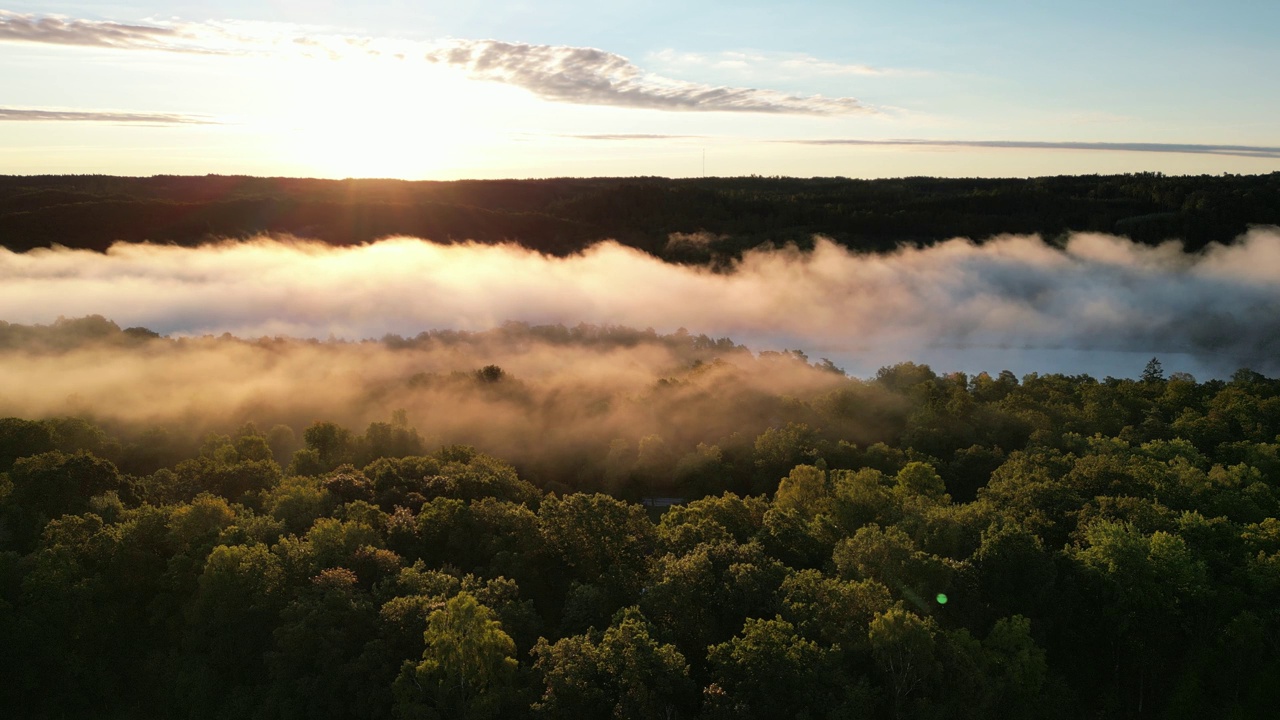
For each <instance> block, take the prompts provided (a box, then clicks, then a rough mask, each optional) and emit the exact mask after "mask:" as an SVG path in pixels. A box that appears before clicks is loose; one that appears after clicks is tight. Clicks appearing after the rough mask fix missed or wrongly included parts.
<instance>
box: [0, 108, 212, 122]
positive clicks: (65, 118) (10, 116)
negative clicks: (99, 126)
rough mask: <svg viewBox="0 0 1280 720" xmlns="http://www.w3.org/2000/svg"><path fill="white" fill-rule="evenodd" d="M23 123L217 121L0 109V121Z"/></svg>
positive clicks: (163, 115) (198, 117)
mask: <svg viewBox="0 0 1280 720" xmlns="http://www.w3.org/2000/svg"><path fill="white" fill-rule="evenodd" d="M5 120H17V121H26V122H105V123H128V124H135V123H136V124H142V125H218V124H220V123H219V122H218V121H217V120H214V119H212V118H209V117H206V116H203V115H184V114H181V113H138V112H119V111H115V110H50V109H33V108H7V107H0V121H5Z"/></svg>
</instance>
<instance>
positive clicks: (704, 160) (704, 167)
mask: <svg viewBox="0 0 1280 720" xmlns="http://www.w3.org/2000/svg"><path fill="white" fill-rule="evenodd" d="M706 176H707V149H706V148H702V177H706Z"/></svg>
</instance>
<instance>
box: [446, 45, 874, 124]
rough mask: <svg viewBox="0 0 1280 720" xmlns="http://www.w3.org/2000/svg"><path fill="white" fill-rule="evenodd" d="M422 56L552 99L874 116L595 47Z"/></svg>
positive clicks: (490, 48) (452, 48) (844, 100)
mask: <svg viewBox="0 0 1280 720" xmlns="http://www.w3.org/2000/svg"><path fill="white" fill-rule="evenodd" d="M426 57H427V59H428V60H430V61H432V62H436V63H440V64H443V65H448V66H450V67H454V68H458V69H461V70H464V71H465V72H467V73H468V74H469V75H470V76H471V77H473V78H476V79H480V80H490V81H496V82H501V83H506V84H509V85H515V86H518V87H522V88H524V89H526V90H529V91H530V92H532V93H533V94H535V95H537V96H538V97H541V98H544V99H547V100H552V101H555V102H568V103H576V104H582V105H616V106H624V107H635V108H648V109H656V110H682V111H703V112H756V113H791V114H805V115H836V114H845V113H865V112H872V110H871V109H870V108H868V107H866V106H865V105H863V104H862V103H861V102H859V101H858V100H856V99H854V98H851V97H837V98H828V97H823V96H821V95H790V94H787V93H782V92H777V91H775V90H762V89H757V88H742V87H725V86H715V85H705V84H701V83H692V82H685V81H682V80H673V79H671V78H666V77H662V76H660V75H654V74H651V73H646V72H645V71H644V70H642V69H641V68H639V67H638V66H636V65H635V64H633V63H632V62H631V61H630V60H628V59H627V58H625V57H622V56H621V55H616V54H614V53H611V52H606V51H604V50H598V49H596V48H583V47H564V46H556V45H529V44H526V43H512V42H502V41H499V40H456V41H453V42H452V43H451V44H450V45H449V46H447V47H443V48H440V49H437V50H433V51H431V52H429V53H427V56H426Z"/></svg>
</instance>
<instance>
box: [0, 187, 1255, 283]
mask: <svg viewBox="0 0 1280 720" xmlns="http://www.w3.org/2000/svg"><path fill="white" fill-rule="evenodd" d="M1254 224H1273V225H1274V224H1280V173H1271V174H1269V175H1254V176H1233V175H1224V176H1221V177H1216V176H1198V177H1165V176H1163V175H1160V174H1158V173H1141V174H1131V175H1112V176H1096V175H1094V176H1062V177H1042V178H1032V179H938V178H902V179H891V180H851V179H846V178H813V179H807V180H806V179H796V178H765V177H745V178H701V179H688V180H671V179H665V178H630V179H617V178H599V179H589V178H588V179H575V178H557V179H547V180H483V181H481V180H476V181H458V182H427V181H419V182H410V181H400V180H313V179H296V178H254V177H232V176H207V177H176V176H156V177H151V178H122V177H108V176H95V175H80V176H29V177H27V176H9V177H0V246H3V247H6V248H9V249H11V250H18V251H21V250H27V249H30V248H34V247H48V246H50V245H52V244H55V243H56V244H60V245H64V246H67V247H71V248H89V249H94V250H99V251H101V250H105V249H106V248H107V247H108V246H110V244H111V243H112V242H115V241H118V240H119V241H129V242H138V241H143V240H148V241H151V242H157V243H176V244H180V245H193V244H198V243H201V242H205V241H208V240H210V239H220V238H248V237H253V236H258V235H262V234H281V235H294V236H298V237H306V238H313V239H317V240H321V241H324V242H327V243H330V244H334V245H352V244H358V243H363V242H369V241H372V240H376V239H378V238H382V237H387V236H392V235H408V236H414V237H423V238H431V239H433V240H436V241H440V242H445V241H448V240H475V241H478V242H484V243H495V242H503V241H514V242H518V243H520V244H521V245H523V246H524V247H527V248H530V249H533V250H537V251H540V252H545V253H550V254H554V255H567V254H570V253H573V252H578V251H581V250H583V249H585V248H586V247H588V246H590V245H592V244H594V243H596V242H598V241H600V240H602V239H606V238H609V239H614V240H616V241H618V242H619V243H622V244H624V245H627V246H630V247H634V248H637V249H639V250H642V251H644V252H647V253H650V254H653V255H655V256H657V257H661V258H662V259H664V260H668V261H672V262H681V263H699V264H701V263H720V262H726V261H729V260H732V259H734V258H737V257H740V256H741V254H742V253H743V252H744V251H745V250H748V249H750V248H753V247H756V246H758V245H760V244H761V243H766V242H768V243H774V244H777V245H783V244H786V243H788V242H791V243H796V244H797V245H798V246H799V247H801V248H807V247H811V246H812V243H813V236H814V235H815V234H822V235H825V236H828V237H830V238H832V239H833V240H835V242H837V243H839V244H841V245H843V246H845V247H848V248H851V249H854V250H858V251H886V250H892V249H894V248H896V247H897V246H899V245H901V244H904V243H907V244H919V245H928V244H931V243H935V242H938V241H940V240H945V239H948V238H953V237H969V238H974V239H976V240H977V239H984V238H989V237H992V236H995V235H999V234H1004V233H1016V234H1039V235H1040V236H1042V237H1044V238H1050V239H1052V238H1056V237H1059V236H1062V235H1065V234H1066V233H1068V232H1102V233H1109V234H1115V235H1123V236H1127V237H1130V238H1132V239H1133V240H1135V241H1137V242H1141V243H1147V244H1156V243H1159V242H1162V241H1164V240H1166V239H1169V238H1180V239H1182V240H1183V242H1184V244H1185V246H1186V248H1187V249H1188V250H1191V251H1194V250H1198V249H1200V248H1201V247H1203V246H1204V245H1206V244H1207V243H1210V242H1219V243H1229V242H1231V241H1233V240H1234V239H1235V238H1236V237H1237V236H1239V235H1241V234H1243V233H1244V232H1245V231H1246V230H1248V229H1249V226H1250V225H1254ZM672 233H685V234H691V233H704V234H705V235H703V236H699V237H701V240H702V241H700V242H686V241H680V239H679V238H675V239H674V240H673V238H672ZM708 240H709V241H708Z"/></svg>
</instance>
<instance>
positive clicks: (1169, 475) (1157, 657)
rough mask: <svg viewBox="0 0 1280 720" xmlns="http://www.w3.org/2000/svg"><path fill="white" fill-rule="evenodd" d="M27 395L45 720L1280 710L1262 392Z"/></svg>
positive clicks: (14, 455)
mask: <svg viewBox="0 0 1280 720" xmlns="http://www.w3.org/2000/svg"><path fill="white" fill-rule="evenodd" d="M0 364H2V365H3V371H4V373H5V377H6V379H7V380H6V384H5V387H4V388H3V390H0V411H2V412H0V415H12V417H7V418H5V419H3V420H0V472H3V474H0V647H4V648H6V650H5V652H4V653H2V654H0V664H3V667H2V669H0V672H3V674H4V677H5V682H4V683H3V684H0V707H4V708H6V709H7V711H6V712H7V714H10V715H13V716H22V717H33V718H59V717H87V716H93V717H114V718H142V717H177V716H183V717H193V718H205V717H208V718H224V717H246V718H252V717H256V718H322V717H335V718H352V717H359V718H498V717H502V718H518V717H574V718H610V717H613V718H653V717H668V718H674V717H680V718H743V717H759V718H775V717H807V718H827V717H831V718H835V717H870V718H1044V717H1063V718H1078V717H1108V718H1127V717H1173V718H1181V717H1186V718H1200V717H1210V716H1212V717H1262V716H1266V715H1267V714H1268V713H1269V711H1270V710H1271V709H1272V708H1274V707H1275V705H1276V703H1277V702H1278V701H1280V697H1277V695H1278V694H1280V688H1278V687H1277V685H1276V683H1275V682H1274V678H1275V677H1276V674H1277V672H1280V654H1278V650H1280V648H1278V647H1277V639H1278V638H1280V613H1278V611H1277V609H1276V606H1275V603H1274V598H1275V597H1276V594H1277V593H1278V592H1280V523H1278V522H1277V520H1276V516H1277V513H1278V511H1280V487H1278V486H1277V478H1280V438H1278V435H1280V381H1276V380H1273V379H1269V378H1267V377H1264V376H1262V375H1259V374H1258V373H1255V372H1252V371H1250V370H1246V369H1242V370H1240V371H1238V372H1236V373H1235V374H1234V375H1233V376H1232V377H1231V378H1230V379H1229V380H1209V381H1204V382H1200V381H1197V380H1196V379H1195V378H1192V377H1190V376H1188V375H1185V374H1182V373H1169V374H1167V375H1166V373H1165V371H1164V369H1163V368H1162V366H1161V363H1160V361H1159V360H1158V359H1152V361H1151V362H1150V363H1148V364H1147V365H1146V367H1145V368H1138V369H1135V372H1134V375H1135V376H1138V379H1133V380H1120V379H1115V378H1105V379H1101V380H1098V379H1094V378H1092V377H1089V376H1084V375H1075V376H1066V375H1052V374H1045V375H1041V374H1034V373H1033V374H1028V375H1025V376H1023V377H1021V378H1018V377H1015V376H1014V375H1013V374H1011V373H1007V372H1006V373H1000V374H998V375H996V376H991V375H988V374H985V373H984V374H979V375H976V376H966V375H964V374H961V373H955V374H949V375H938V374H937V373H935V372H934V371H932V370H931V369H930V368H929V367H927V366H922V365H916V364H912V363H903V364H898V365H893V366H888V367H885V368H883V369H881V370H880V372H878V373H877V374H876V375H875V377H873V378H870V379H865V380H863V379H855V378H850V377H846V376H845V374H844V373H843V372H842V371H841V370H840V369H839V368H838V367H836V366H835V365H833V364H832V363H830V362H826V361H823V360H821V359H818V360H811V359H810V358H808V357H807V356H805V354H804V353H802V352H799V351H788V352H773V353H760V354H756V353H752V352H751V351H750V350H748V349H746V348H743V347H741V346H738V345H736V344H735V343H734V342H732V341H731V340H727V339H713V338H710V337H707V336H704V335H693V334H690V333H687V332H680V333H674V334H659V333H655V332H653V331H637V330H631V329H627V328H620V327H599V326H587V325H581V326H577V327H564V326H554V325H553V326H534V325H527V324H519V323H512V324H508V325H506V326H503V327H501V328H499V329H496V330H492V331H488V332H479V333H461V332H445V331H433V332H427V333H423V334H421V335H418V336H416V337H412V338H406V337H399V336H396V337H390V336H389V337H386V338H383V339H382V340H380V341H366V342H342V341H329V342H317V341H306V340H289V339H284V338H275V339H261V340H242V339H237V338H234V337H232V336H230V335H225V336H222V337H211V336H210V337H203V338H198V337H197V338H168V337H161V336H159V335H158V334H156V333H154V332H151V331H150V330H148V329H146V328H141V327H134V328H126V329H121V328H120V327H119V326H118V325H116V324H115V323H113V322H111V321H110V320H107V319H104V318H101V317H88V318H81V319H78V320H62V321H59V322H57V323H54V324H52V325H47V326H42V325H14V324H7V323H6V324H3V325H0ZM40 368H43V370H39V369H40ZM41 372H43V375H41V374H39V373H41ZM42 377H43V378H45V382H40V381H39V378H42ZM67 378H71V379H73V380H74V382H70V383H69V384H68V381H67V380H66V379H67ZM254 378H260V382H259V383H258V384H254ZM236 388H241V390H239V391H237V390H236Z"/></svg>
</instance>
